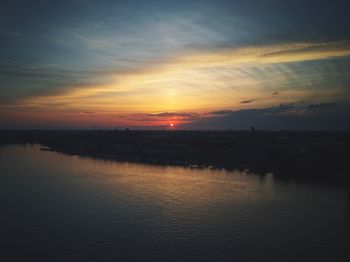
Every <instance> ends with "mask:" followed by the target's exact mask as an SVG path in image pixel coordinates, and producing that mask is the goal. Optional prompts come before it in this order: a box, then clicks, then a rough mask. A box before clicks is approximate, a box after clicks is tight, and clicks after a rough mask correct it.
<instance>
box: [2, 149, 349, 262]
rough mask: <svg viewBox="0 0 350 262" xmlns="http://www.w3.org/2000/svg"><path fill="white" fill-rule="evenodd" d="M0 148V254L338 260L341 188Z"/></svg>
mask: <svg viewBox="0 0 350 262" xmlns="http://www.w3.org/2000/svg"><path fill="white" fill-rule="evenodd" d="M39 148H40V147H39V146H17V145H14V146H6V147H0V197H1V199H0V212H1V213H0V214H1V221H0V222H1V223H0V241H1V243H0V244H1V245H0V249H1V250H0V251H1V252H0V261H98V262H99V261H126V260H128V261H146V260H149V261H346V258H349V255H348V252H349V251H347V249H349V248H350V244H349V243H350V242H349V240H350V238H349V236H350V204H349V193H348V192H347V190H346V188H341V187H327V186H320V185H307V184H298V183H292V182H283V181H275V180H274V178H273V176H272V175H267V176H265V177H259V176H256V175H251V174H250V175H247V174H244V173H241V172H228V171H217V170H194V169H188V168H182V167H160V166H151V165H143V164H134V163H118V162H111V161H103V160H95V159H92V158H83V157H78V156H68V155H63V154H59V153H55V152H44V151H40V150H39Z"/></svg>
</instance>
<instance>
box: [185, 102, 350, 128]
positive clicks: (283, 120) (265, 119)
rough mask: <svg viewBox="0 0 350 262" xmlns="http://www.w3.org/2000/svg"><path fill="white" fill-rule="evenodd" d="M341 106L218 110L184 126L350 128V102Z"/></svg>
mask: <svg viewBox="0 0 350 262" xmlns="http://www.w3.org/2000/svg"><path fill="white" fill-rule="evenodd" d="M337 105H338V104H336V103H333V102H330V103H321V104H311V105H307V106H297V105H292V104H282V105H279V106H276V107H268V108H261V109H244V110H237V111H232V110H221V111H214V112H211V116H207V117H203V118H201V119H198V120H197V121H194V122H193V123H190V124H184V125H182V128H184V129H249V128H250V127H251V126H254V127H256V128H258V129H266V130H349V129H350V110H349V109H350V105H348V104H346V105H343V106H339V107H338V108H337ZM310 108H311V109H310ZM331 109H332V110H333V111H332V112H330V111H331Z"/></svg>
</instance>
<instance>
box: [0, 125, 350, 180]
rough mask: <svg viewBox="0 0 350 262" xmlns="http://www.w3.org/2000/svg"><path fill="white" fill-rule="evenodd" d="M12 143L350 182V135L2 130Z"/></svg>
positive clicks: (0, 136)
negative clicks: (35, 144)
mask: <svg viewBox="0 0 350 262" xmlns="http://www.w3.org/2000/svg"><path fill="white" fill-rule="evenodd" d="M14 143H22V144H25V143H38V144H41V145H43V146H45V147H47V148H49V150H55V151H58V152H63V153H68V154H75V155H83V156H91V157H98V158H107V159H116V160H126V161H136V162H149V163H155V164H167V165H184V166H192V167H204V166H205V167H211V168H226V169H241V170H242V169H248V170H250V171H252V172H256V173H259V174H265V173H269V172H272V173H274V175H275V176H276V177H283V178H293V179H305V180H315V181H316V180H318V181H325V182H330V183H346V184H349V181H350V179H349V174H350V172H349V170H350V168H349V167H350V132H288V131H278V132H277V131H118V130H114V131H112V130H109V131H107V130H98V131H97V130H94V131H77V130H75V131H67V130H65V131H64V130H61V131H57V130H55V131H47V130H46V131H44V130H40V131H39V130H36V131H0V144H14ZM43 150H45V149H43Z"/></svg>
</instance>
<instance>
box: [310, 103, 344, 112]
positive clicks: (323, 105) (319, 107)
mask: <svg viewBox="0 0 350 262" xmlns="http://www.w3.org/2000/svg"><path fill="white" fill-rule="evenodd" d="M336 104H337V103H320V104H312V105H308V106H307V107H306V110H307V111H311V112H322V111H325V110H328V109H331V108H333V107H334V106H335V105H336Z"/></svg>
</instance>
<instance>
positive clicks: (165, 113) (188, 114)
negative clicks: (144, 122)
mask: <svg viewBox="0 0 350 262" xmlns="http://www.w3.org/2000/svg"><path fill="white" fill-rule="evenodd" d="M146 116H150V117H194V116H197V114H196V113H191V112H189V113H187V112H185V113H176V112H162V113H157V114H146Z"/></svg>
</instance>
